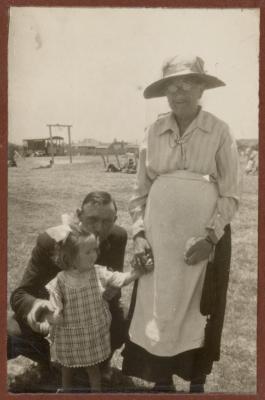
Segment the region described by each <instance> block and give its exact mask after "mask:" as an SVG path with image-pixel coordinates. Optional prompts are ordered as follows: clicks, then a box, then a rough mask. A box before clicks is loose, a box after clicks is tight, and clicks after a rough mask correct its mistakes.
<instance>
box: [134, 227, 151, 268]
mask: <svg viewBox="0 0 265 400" xmlns="http://www.w3.org/2000/svg"><path fill="white" fill-rule="evenodd" d="M147 261H148V264H149V265H151V261H152V262H153V254H152V250H151V247H150V244H149V243H148V241H147V240H146V238H145V237H144V236H143V233H141V234H139V235H136V236H135V237H134V260H133V263H134V268H135V267H136V268H137V267H139V268H141V267H144V266H146V264H147Z"/></svg>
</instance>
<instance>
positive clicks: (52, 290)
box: [45, 275, 63, 313]
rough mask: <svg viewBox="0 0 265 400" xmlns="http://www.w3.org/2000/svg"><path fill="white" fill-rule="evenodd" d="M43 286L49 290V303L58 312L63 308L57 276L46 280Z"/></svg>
mask: <svg viewBox="0 0 265 400" xmlns="http://www.w3.org/2000/svg"><path fill="white" fill-rule="evenodd" d="M45 288H46V289H47V291H48V292H49V295H50V298H49V301H50V303H51V305H52V306H53V307H54V309H55V310H56V311H57V313H59V312H60V311H61V310H62V309H63V302H62V291H61V287H60V281H59V276H58V275H57V276H56V277H55V278H54V279H52V280H51V281H50V282H48V283H47V285H46V286H45Z"/></svg>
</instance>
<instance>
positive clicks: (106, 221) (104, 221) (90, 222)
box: [84, 216, 117, 227]
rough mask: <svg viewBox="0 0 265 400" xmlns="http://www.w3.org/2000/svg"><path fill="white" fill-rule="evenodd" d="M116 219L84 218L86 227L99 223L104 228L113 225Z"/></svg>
mask: <svg viewBox="0 0 265 400" xmlns="http://www.w3.org/2000/svg"><path fill="white" fill-rule="evenodd" d="M116 219H117V217H116V216H115V217H113V218H98V217H87V218H85V221H84V222H85V224H88V225H96V224H98V223H101V224H102V225H104V226H106V227H107V226H111V225H112V224H114V222H115V221H116Z"/></svg>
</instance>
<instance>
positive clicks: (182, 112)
mask: <svg viewBox="0 0 265 400" xmlns="http://www.w3.org/2000/svg"><path fill="white" fill-rule="evenodd" d="M224 85H225V84H224V83H223V82H222V81H221V80H219V79H218V78H216V77H214V76H211V75H208V74H206V72H205V71H204V62H203V60H202V59H201V58H199V57H193V56H192V57H181V56H175V57H174V58H172V59H170V60H169V61H168V62H167V63H166V64H165V65H164V66H163V69H162V79H160V80H158V81H156V82H154V83H152V84H151V85H149V86H148V87H147V88H146V89H145V91H144V97H145V98H147V99H149V98H155V97H162V96H166V97H167V100H168V104H169V106H170V108H171V112H169V113H168V114H166V115H163V116H162V117H160V118H158V119H157V121H155V122H154V123H153V124H152V125H151V126H150V128H149V129H148V131H147V135H146V138H145V141H144V143H143V145H142V148H141V151H140V159H139V168H138V175H137V182H136V186H135V190H134V195H133V198H132V199H131V201H130V213H131V216H132V219H133V234H134V245H135V256H136V260H138V263H139V264H141V263H144V259H146V256H147V255H148V254H150V252H151V254H152V255H153V259H154V271H153V272H152V273H151V274H148V275H146V276H144V277H143V279H141V281H139V282H138V285H137V286H135V288H134V292H133V297H132V302H131V307H130V313H129V314H130V328H129V338H128V341H127V343H126V346H125V349H124V351H123V356H124V361H123V372H124V373H125V374H127V375H131V376H137V377H140V378H142V379H145V380H148V381H151V382H155V383H156V384H155V388H154V389H155V390H157V391H168V390H170V389H171V387H172V385H173V381H172V375H173V374H176V375H178V376H180V377H181V378H183V379H185V380H187V381H190V392H203V391H204V383H205V380H206V375H207V374H209V373H210V372H211V369H212V364H213V361H217V360H219V357H220V341H221V332H222V326H223V320H224V311H225V302H226V291H227V285H228V275H229V266H230V258H231V236H230V225H229V224H230V222H231V220H232V218H233V216H234V214H235V212H236V210H237V208H238V200H239V179H238V155H237V148H236V144H235V141H234V139H233V137H232V135H231V133H230V130H229V127H228V125H227V124H226V123H225V122H223V121H221V120H220V119H219V118H217V117H215V116H214V115H212V114H210V113H208V112H206V111H204V110H202V108H201V106H200V105H199V101H200V98H201V96H202V94H203V91H204V90H206V89H213V88H217V87H220V86H224ZM212 259H213V262H211V263H210V262H209V261H210V260H212ZM210 267H211V268H210ZM206 271H207V274H206ZM206 277H207V278H206ZM209 278H210V279H209ZM212 278H214V279H212Z"/></svg>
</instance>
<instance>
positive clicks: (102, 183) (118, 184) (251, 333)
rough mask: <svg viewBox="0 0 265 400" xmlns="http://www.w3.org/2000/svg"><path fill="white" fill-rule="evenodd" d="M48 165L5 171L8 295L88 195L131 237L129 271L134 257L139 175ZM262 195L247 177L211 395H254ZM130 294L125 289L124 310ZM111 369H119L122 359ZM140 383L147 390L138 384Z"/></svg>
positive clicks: (88, 165) (93, 160)
mask: <svg viewBox="0 0 265 400" xmlns="http://www.w3.org/2000/svg"><path fill="white" fill-rule="evenodd" d="M45 163H46V164H48V159H46V160H45V159H44V158H28V159H26V160H25V161H23V160H22V159H21V160H18V168H9V171H8V179H9V181H8V265H9V270H8V271H9V273H8V296H9V295H10V293H11V291H12V290H13V289H14V288H15V287H16V285H17V284H18V282H19V279H20V277H21V275H22V273H23V271H24V269H25V267H26V265H27V261H28V259H29V257H30V253H31V250H32V248H33V246H34V244H35V240H36V236H37V234H38V232H41V231H43V230H44V229H46V228H47V227H49V226H53V225H57V224H60V216H61V214H63V213H65V212H70V211H72V210H75V208H76V207H77V206H79V205H80V203H81V201H82V199H83V197H84V196H85V195H86V194H87V193H88V192H89V191H91V190H106V191H109V192H111V193H112V194H113V195H114V197H115V199H116V200H117V205H118V209H119V213H118V223H119V224H120V225H122V226H123V227H125V228H126V229H127V230H128V234H129V241H128V245H127V253H126V259H125V267H126V268H128V266H129V262H130V259H131V257H132V237H131V231H130V230H131V221H130V217H129V215H128V212H127V206H128V199H129V198H130V196H131V192H132V187H133V183H134V179H135V175H128V174H122V173H115V174H112V173H105V172H104V169H103V163H102V161H101V159H100V158H99V157H85V156H84V157H78V158H77V157H76V158H73V163H72V164H69V161H68V159H67V158H55V165H54V167H53V168H51V169H41V168H37V167H38V166H39V165H40V164H45ZM242 166H243V162H242ZM257 190H258V177H257V176H246V175H245V176H244V179H243V189H242V201H241V207H240V210H239V213H238V214H237V216H236V218H235V219H234V221H233V223H232V230H233V255H232V266H231V275H230V283H229V291H228V300H227V311H226V318H225V326H224V331H223V340H222V354H221V360H220V362H218V363H215V365H214V369H213V372H212V374H211V375H210V377H209V378H208V381H207V385H206V390H207V392H217V391H218V392H231V393H235V392H237V393H243V392H244V393H247V392H255V391H256V294H257V293H256V292H257ZM131 289H132V287H131V286H129V287H127V288H125V289H123V300H124V304H125V305H126V306H128V304H129V300H130V294H131ZM113 362H114V366H116V367H117V368H120V365H121V357H120V354H119V352H117V354H115V356H114V361H113ZM175 383H176V385H177V388H178V390H181V389H182V390H187V383H186V382H183V381H182V380H180V379H178V378H176V380H175ZM137 384H139V385H140V386H141V385H142V386H148V385H147V384H146V383H145V382H139V381H138V380H137Z"/></svg>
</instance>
